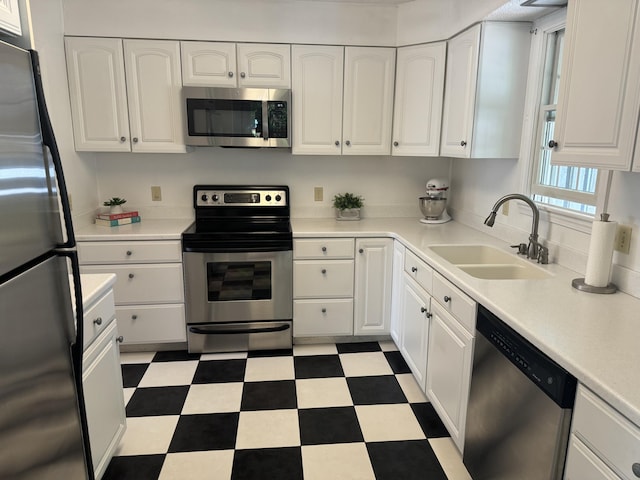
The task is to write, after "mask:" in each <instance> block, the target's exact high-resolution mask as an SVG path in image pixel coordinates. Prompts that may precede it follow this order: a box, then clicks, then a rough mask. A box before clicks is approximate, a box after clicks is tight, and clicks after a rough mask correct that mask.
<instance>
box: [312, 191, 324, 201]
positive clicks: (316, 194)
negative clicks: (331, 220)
mask: <svg viewBox="0 0 640 480" xmlns="http://www.w3.org/2000/svg"><path fill="white" fill-rule="evenodd" d="M323 199H324V189H323V188H322V187H313V200H314V201H316V202H321V201H322V200H323Z"/></svg>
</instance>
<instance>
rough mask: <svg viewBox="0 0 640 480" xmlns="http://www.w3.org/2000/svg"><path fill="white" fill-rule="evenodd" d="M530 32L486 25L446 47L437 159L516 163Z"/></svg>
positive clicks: (516, 25)
mask: <svg viewBox="0 0 640 480" xmlns="http://www.w3.org/2000/svg"><path fill="white" fill-rule="evenodd" d="M530 28H531V24H530V23H527V22H485V23H482V24H478V25H475V26H473V27H471V28H470V29H468V30H466V31H464V32H462V33H461V34H459V35H457V36H456V37H454V38H452V39H451V40H449V41H448V42H447V43H448V47H447V48H448V54H447V56H448V58H447V69H446V81H445V94H444V111H443V119H442V143H441V146H440V154H441V155H443V156H450V157H465V158H470V157H473V158H517V157H518V155H519V152H520V134H521V129H522V120H523V113H524V99H525V89H526V84H527V71H528V63H529V47H530V43H531V34H530Z"/></svg>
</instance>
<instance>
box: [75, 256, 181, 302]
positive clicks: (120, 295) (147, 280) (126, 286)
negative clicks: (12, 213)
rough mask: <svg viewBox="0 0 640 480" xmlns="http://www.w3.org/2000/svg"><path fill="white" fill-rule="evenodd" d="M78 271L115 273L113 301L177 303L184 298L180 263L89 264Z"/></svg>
mask: <svg viewBox="0 0 640 480" xmlns="http://www.w3.org/2000/svg"><path fill="white" fill-rule="evenodd" d="M81 271H82V273H115V274H116V277H117V278H116V283H115V285H114V287H113V291H114V294H115V300H116V305H123V304H135V303H181V302H183V301H184V287H183V280H182V264H180V263H167V264H160V265H158V264H156V265H91V266H83V267H81Z"/></svg>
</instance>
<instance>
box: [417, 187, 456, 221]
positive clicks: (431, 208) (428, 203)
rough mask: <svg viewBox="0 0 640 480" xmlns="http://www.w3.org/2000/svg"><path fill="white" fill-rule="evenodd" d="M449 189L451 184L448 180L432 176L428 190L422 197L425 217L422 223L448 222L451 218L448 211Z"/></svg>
mask: <svg viewBox="0 0 640 480" xmlns="http://www.w3.org/2000/svg"><path fill="white" fill-rule="evenodd" d="M447 190H449V185H448V184H447V182H446V180H443V179H441V178H432V179H431V180H429V181H428V182H427V192H426V195H425V196H424V197H420V211H421V212H422V214H423V215H424V218H422V219H420V221H421V222H422V223H446V222H448V221H449V220H451V217H450V216H449V214H448V213H447Z"/></svg>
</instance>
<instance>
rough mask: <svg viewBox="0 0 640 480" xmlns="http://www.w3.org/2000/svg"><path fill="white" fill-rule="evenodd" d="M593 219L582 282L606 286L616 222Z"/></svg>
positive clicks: (595, 285) (609, 271) (594, 285)
mask: <svg viewBox="0 0 640 480" xmlns="http://www.w3.org/2000/svg"><path fill="white" fill-rule="evenodd" d="M605 215H606V214H603V217H604V220H595V221H594V222H593V226H592V227H591V242H590V243H589V256H588V257H587V272H586V275H585V277H584V283H586V284H587V285H591V286H592V287H606V286H607V285H608V284H609V274H610V273H611V260H612V259H613V242H614V238H615V236H616V227H617V225H618V224H617V223H616V222H607V221H606V218H607V217H608V215H606V216H605Z"/></svg>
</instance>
